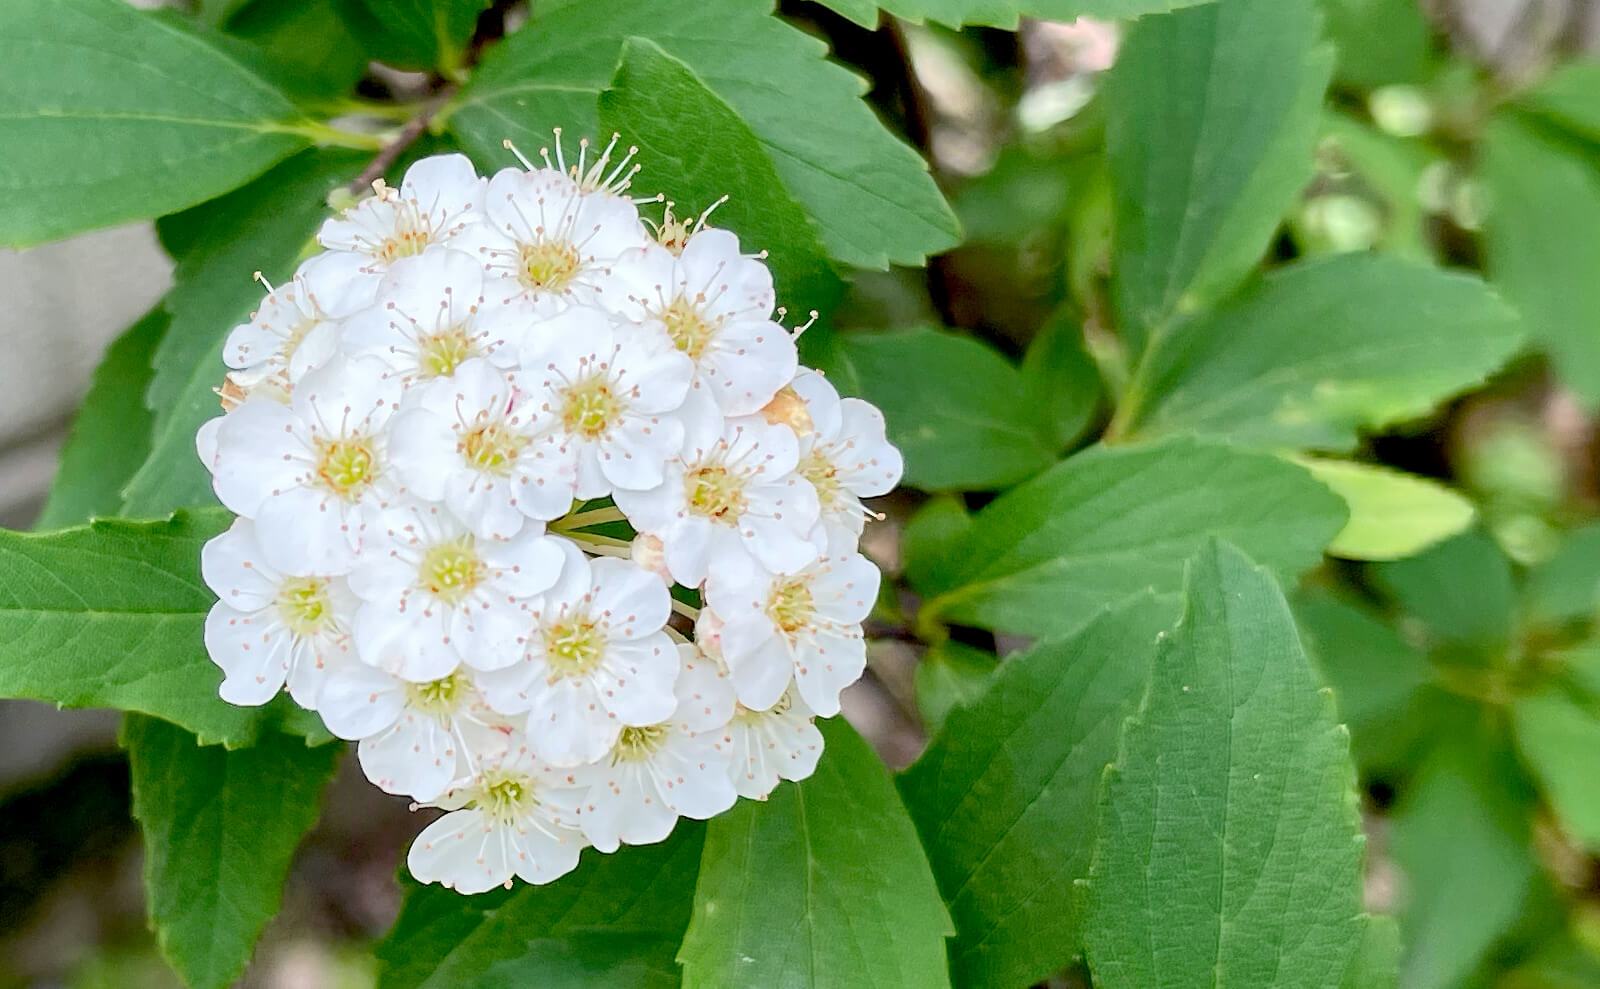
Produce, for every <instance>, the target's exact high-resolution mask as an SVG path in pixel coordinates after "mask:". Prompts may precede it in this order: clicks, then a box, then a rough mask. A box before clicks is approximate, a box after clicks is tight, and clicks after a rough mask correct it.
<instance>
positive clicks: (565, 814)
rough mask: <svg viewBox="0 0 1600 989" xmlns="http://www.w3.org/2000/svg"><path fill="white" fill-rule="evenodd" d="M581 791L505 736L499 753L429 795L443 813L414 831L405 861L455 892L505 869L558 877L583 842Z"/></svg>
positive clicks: (498, 880) (534, 879)
mask: <svg viewBox="0 0 1600 989" xmlns="http://www.w3.org/2000/svg"><path fill="white" fill-rule="evenodd" d="M581 796H582V793H581V790H579V789H578V788H576V787H575V785H574V783H573V781H572V777H571V775H570V774H566V773H562V772H559V771H557V770H553V769H551V768H550V767H548V766H545V765H543V764H542V763H540V762H539V761H538V760H537V759H536V758H535V757H534V755H533V752H532V751H531V750H530V749H529V747H528V746H527V744H526V743H525V742H521V741H519V740H518V739H517V737H516V736H515V735H513V736H511V737H510V738H509V739H508V740H507V743H506V745H505V751H504V752H503V753H499V754H495V755H493V756H492V757H490V758H489V759H487V760H486V762H485V765H484V766H483V767H482V768H481V769H480V770H479V772H478V773H477V774H476V775H474V776H473V777H471V778H470V779H467V780H463V781H461V782H460V783H458V784H457V785H456V786H455V787H452V788H451V789H450V790H448V791H446V792H445V794H444V796H443V797H442V798H440V799H439V800H438V801H436V804H437V805H438V806H441V807H444V808H446V809H448V810H449V811H450V813H448V814H446V815H444V816H443V817H441V818H439V819H438V820H437V821H434V822H433V823H432V824H430V825H428V827H427V828H425V829H424V830H423V832H422V833H421V834H420V835H418V836H417V840H416V841H415V842H413V843H412V845H411V851H410V853H409V854H408V855H407V856H406V866H407V868H409V869H410V870H411V875H412V876H413V877H415V878H416V879H417V880H418V881H419V882H424V883H442V884H443V885H444V886H445V887H447V888H449V889H454V890H455V891H457V892H458V893H482V892H485V891H487V890H490V889H493V888H494V887H496V886H499V885H502V884H507V883H509V882H510V881H511V877H512V876H516V877H517V878H519V879H521V880H523V881H524V882H529V883H536V884H538V883H548V882H551V881H553V880H555V879H559V878H560V877H562V876H564V875H566V874H567V873H568V872H571V871H572V870H573V869H574V868H576V867H577V865H578V853H579V852H581V851H582V850H583V849H584V847H585V846H586V845H587V841H586V840H585V838H584V834H583V832H582V831H580V830H579V829H578V827H577V818H578V811H577V803H578V800H579V799H580V798H581Z"/></svg>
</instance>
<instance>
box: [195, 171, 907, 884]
mask: <svg viewBox="0 0 1600 989" xmlns="http://www.w3.org/2000/svg"><path fill="white" fill-rule="evenodd" d="M613 143H614V142H613ZM629 158H631V155H630V156H629ZM523 165H524V166H527V167H524V168H507V169H505V170H503V171H500V172H498V173H496V174H495V175H494V176H492V177H490V178H488V179H484V178H481V177H480V176H479V175H478V174H477V173H476V172H475V171H474V170H473V168H472V165H471V164H470V163H469V162H468V161H467V160H466V159H465V158H463V157H461V156H460V155H441V156H437V157H433V158H427V159H424V160H422V161H419V162H418V163H416V164H415V165H413V166H412V167H411V168H410V170H409V171H408V172H407V173H406V176H405V180H404V181H403V182H402V183H401V184H400V186H399V188H398V189H393V188H389V187H386V186H383V185H382V184H381V183H379V184H378V185H377V186H376V194H375V195H373V196H371V197H369V198H367V199H365V200H363V201H361V202H359V203H357V204H356V205H355V206H353V207H352V208H350V209H348V210H346V211H345V212H344V213H343V214H342V215H341V216H339V217H336V218H334V219H331V220H329V221H327V222H326V223H325V224H324V226H323V227H322V229H321V231H320V233H319V235H318V239H319V241H320V243H321V245H322V247H323V248H324V250H323V251H322V252H321V253H320V254H318V255H317V256H315V257H313V258H311V259H310V260H308V261H306V262H305V263H304V264H303V265H301V267H300V269H299V270H298V271H297V272H296V273H295V275H294V277H293V279H292V281H290V282H288V283H287V284H283V285H280V286H278V287H276V288H272V289H270V290H269V291H268V293H267V295H266V297H265V299H263V300H262V302H261V305H260V308H259V309H258V311H257V312H256V313H255V315H254V316H253V317H252V318H251V320H250V321H249V322H248V323H245V324H244V325H241V326H239V327H238V328H237V329H235V330H234V331H233V333H232V335H231V336H230V337H229V338H228V341H227V345H226V350H225V354H224V357H225V360H226V362H227V364H228V365H229V367H231V368H232V369H233V370H232V372H231V373H230V374H229V375H228V379H227V384H226V386H225V387H224V388H223V389H222V393H223V395H224V407H225V408H226V409H227V412H226V414H225V415H223V416H221V417H220V418H217V419H214V420H212V421H211V422H208V423H207V424H206V425H205V426H204V427H203V428H202V429H201V432H200V435H199V437H198V446H199V450H200V454H201V457H202V458H203V459H204V460H205V462H206V464H207V465H208V466H209V467H210V469H211V472H212V475H213V480H214V485H215V488H216V492H217V495H218V497H219V498H220V499H221V500H222V502H223V504H224V505H226V506H227V507H228V508H229V509H230V510H231V511H233V512H234V513H235V514H237V515H238V516H239V518H238V521H237V522H236V523H235V524H234V525H233V527H232V528H231V529H229V530H228V531H227V532H226V533H224V534H222V535H220V536H218V537H217V538H216V539H214V540H212V541H211V542H210V543H209V544H207V546H206V548H205V552H204V559H203V569H204V574H205V579H206V581H207V583H208V584H210V586H211V588H212V589H213V590H214V591H215V592H216V593H217V595H218V596H219V598H220V600H219V602H218V603H217V605H216V607H215V608H214V609H213V611H212V612H211V615H210V618H209V620H208V621H207V623H206V646H207V649H208V650H209V652H210V655H211V657H212V659H213V660H214V661H215V662H216V663H217V665H218V666H220V667H221V668H222V670H223V672H224V674H225V679H224V681H223V683H222V687H221V694H222V697H223V698H224V699H226V700H228V701H230V702H232V703H235V704H247V705H250V704H263V703H266V702H267V701H269V700H271V699H272V698H273V697H274V696H276V695H277V694H278V693H279V692H280V691H281V690H283V689H284V688H285V686H287V689H288V692H289V694H290V695H291V697H292V698H293V699H294V701H295V702H296V703H298V704H300V705H301V706H302V707H305V708H307V709H310V710H314V711H317V712H318V713H320V715H321V717H322V719H323V721H324V722H325V723H326V725H327V727H328V729H329V731H331V732H332V733H333V734H335V735H337V736H339V737H341V738H346V739H351V740H356V741H359V743H360V745H359V755H360V761H361V765H362V767H363V769H364V770H365V771H366V774H367V776H368V778H370V779H371V780H372V782H373V783H375V784H376V785H377V786H379V787H381V788H383V789H384V790H386V791H388V792H391V793H397V794H405V795H408V796H410V797H411V798H412V799H413V800H414V801H415V802H416V803H417V804H419V805H424V806H434V807H439V808H443V809H444V810H445V811H446V812H447V813H445V814H444V815H443V816H441V817H439V818H438V819H437V820H436V821H434V822H433V823H432V824H431V825H429V826H428V827H427V828H426V829H425V830H424V831H423V832H422V834H421V835H420V836H419V837H418V838H417V839H416V842H415V844H414V845H413V847H412V849H411V852H410V856H409V864H410V869H411V871H412V873H413V874H414V875H415V876H416V877H417V878H418V879H420V880H423V881H425V882H441V883H444V884H445V885H447V886H451V887H454V888H455V889H458V890H460V891H462V892H466V893H470V892H478V891H483V890H487V889H489V888H492V887H493V886H496V885H499V884H502V883H507V884H508V883H510V881H511V879H512V877H519V878H521V879H523V880H525V881H527V882H532V883H544V882H549V881H551V880H553V879H555V878H557V877H559V876H561V875H562V874H564V873H566V872H567V871H569V870H571V869H572V868H573V867H574V866H575V865H576V864H577V862H578V856H579V852H580V851H581V850H582V849H583V848H585V847H588V846H590V845H592V846H594V847H596V848H598V849H600V850H602V851H607V852H609V851H613V850H615V849H616V848H617V847H618V846H619V844H623V843H628V844H641V843H649V842H656V841H660V840H662V839H663V838H665V837H666V836H667V834H668V833H669V832H670V831H671V830H672V828H673V825H674V823H675V822H676V820H677V819H678V817H680V816H684V817H692V818H707V817H711V816H712V815H715V814H718V813H720V812H722V811H724V810H727V809H728V808H729V807H730V806H731V805H732V804H733V802H734V801H735V799H736V798H737V797H738V796H745V797H753V798H762V797H765V796H766V795H767V794H768V793H769V792H770V791H771V790H772V789H773V788H774V787H775V786H777V785H778V782H779V780H780V779H791V780H793V779H800V778H803V777H805V776H807V775H809V774H810V773H811V772H812V770H813V768H814V767H815V766H816V763H817V759H818V757H819V756H820V755H821V750H822V738H821V735H820V734H819V733H818V731H817V729H816V727H815V725H814V724H813V719H814V718H815V717H816V716H818V715H821V716H831V715H834V714H837V713H838V711H839V693H840V691H841V690H842V689H843V688H844V687H846V686H847V685H849V684H850V683H852V682H853V681H855V680H856V679H857V678H858V677H859V676H860V675H861V673H862V670H863V668H864V663H865V646H864V642H863V640H862V632H861V624H860V623H861V622H862V620H863V619H864V618H865V617H866V616H867V613H868V611H869V610H870V609H871V607H872V605H873V602H874V599H875V597H876V595H877V592H878V583H879V575H878V571H877V570H876V569H875V568H874V567H873V565H872V564H871V563H870V562H868V561H867V560H866V559H865V558H864V557H862V556H861V555H860V554H859V553H858V552H857V543H858V540H859V537H860V534H861V531H862V527H863V524H864V522H865V520H866V519H867V518H868V516H869V514H870V513H868V512H867V511H866V509H864V508H863V506H862V503H861V499H862V498H865V497H870V496H873V495H880V494H883V493H885V492H887V491H888V490H889V489H890V488H892V487H893V486H894V485H895V483H896V482H897V481H898V480H899V478H900V474H901V459H900V455H899V454H898V452H897V451H896V450H895V449H894V448H893V447H892V446H890V445H889V444H888V442H887V441H886V440H885V437H884V425H883V418H882V416H881V415H880V414H879V412H878V411H877V410H876V409H874V408H873V407H872V406H870V405H868V404H867V403H865V402H862V401H858V400H855V399H848V398H847V399H841V398H840V397H839V395H838V393H837V392H836V391H835V390H834V388H833V387H832V386H831V385H830V384H829V383H828V382H827V381H826V380H824V379H823V377H822V376H821V375H819V374H817V373H816V372H814V371H811V370H808V369H806V368H803V367H800V366H798V363H797V359H796V351H795V343H794V339H793V337H792V335H791V334H790V332H789V331H787V330H786V329H784V327H782V326H781V325H779V324H778V323H777V322H775V321H774V314H775V299H774V294H773V286H772V278H771V275H770V273H769V272H768V270H767V267H766V265H765V264H764V263H763V258H764V257H765V256H764V255H751V254H748V253H744V252H743V251H741V249H740V246H739V242H738V239H737V238H736V237H735V236H734V235H733V234H732V233H729V232H727V231H725V230H720V229H714V228H712V227H710V226H709V225H707V223H706V220H705V217H704V216H702V217H701V218H700V220H699V221H698V222H696V223H693V224H685V223H683V222H681V221H679V220H677V219H674V218H673V216H672V214H671V210H670V206H669V207H668V210H667V213H666V216H665V217H664V218H663V220H662V222H661V223H660V224H659V226H658V225H656V224H653V223H650V222H648V221H645V220H641V217H640V213H639V208H638V207H639V202H638V201H636V200H634V199H633V198H632V197H630V196H629V195H628V194H627V189H628V185H629V179H630V177H631V176H632V174H633V171H632V170H630V165H629V160H628V159H627V158H625V159H623V160H622V161H621V162H619V163H615V164H613V162H612V161H611V158H610V155H609V149H608V153H607V154H603V155H601V156H600V157H599V158H598V159H595V160H594V161H590V160H589V158H588V155H587V152H585V153H584V154H583V155H581V156H580V158H579V161H578V162H577V163H576V164H575V165H569V164H568V163H567V162H566V161H565V160H564V159H563V158H562V157H561V153H560V151H559V150H558V151H557V160H556V161H554V162H552V161H550V160H549V158H548V157H545V159H544V162H543V165H542V166H540V167H534V166H533V165H532V164H530V163H529V162H527V161H526V160H524V161H523ZM634 167H636V166H634ZM778 313H779V315H780V316H781V311H778Z"/></svg>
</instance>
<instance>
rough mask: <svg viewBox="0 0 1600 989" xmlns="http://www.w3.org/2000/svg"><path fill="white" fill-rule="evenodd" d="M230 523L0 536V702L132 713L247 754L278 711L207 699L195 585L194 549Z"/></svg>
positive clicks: (211, 675)
mask: <svg viewBox="0 0 1600 989" xmlns="http://www.w3.org/2000/svg"><path fill="white" fill-rule="evenodd" d="M229 521H231V520H230V519H229V517H228V516H226V515H225V514H223V513H222V512H203V513H198V514H196V515H195V516H194V517H193V518H191V517H188V516H184V515H179V516H178V517H176V518H174V519H173V520H172V521H169V522H126V521H121V520H116V519H110V520H105V521H100V522H95V523H94V524H93V525H86V526H80V527H78V528H74V529H63V530H60V531H57V532H42V533H19V532H6V531H4V530H0V697H29V698H33V699H35V700H43V701H52V702H54V703H55V704H58V705H60V706H62V707H114V708H121V709H123V710H127V711H139V712H141V713H144V714H150V715H154V716H156V717H158V718H164V719H166V720H168V721H171V722H173V723H175V724H179V725H182V726H183V727H184V728H186V729H188V730H189V731H191V732H194V733H196V734H198V735H199V736H200V738H201V740H202V741H203V742H207V743H212V742H222V743H225V744H227V745H248V744H251V743H252V742H254V741H255V739H256V737H257V736H258V734H259V733H260V732H261V731H262V730H263V729H264V728H265V727H266V726H269V725H276V724H278V723H279V722H280V720H281V719H282V718H283V717H284V709H282V708H281V707H279V706H276V705H274V706H271V707H267V708H243V707H234V706H233V705H231V704H228V703H226V702H224V701H223V700H222V698H220V697H218V696H217V685H218V684H220V683H221V682H222V671H220V670H218V669H217V668H216V667H215V666H214V665H212V663H211V660H210V659H209V658H208V657H207V655H206V649H205V643H204V641H203V630H204V627H205V618H206V613H207V612H208V611H210V610H211V605H212V604H213V603H214V602H215V601H216V596H215V595H213V594H212V593H211V592H210V591H209V590H207V589H206V587H205V585H204V584H202V583H201V582H200V546H201V544H202V543H204V542H205V541H206V540H207V539H209V538H210V537H212V536H214V535H216V534H217V533H219V532H221V531H222V530H223V529H225V528H227V526H228V523H229ZM307 719H309V720H307ZM314 721H315V718H314V717H313V716H309V715H307V716H304V717H301V718H297V719H296V720H295V722H294V724H295V726H297V729H299V730H304V728H302V727H301V726H304V727H309V726H310V725H311V723H312V722H314ZM302 744H303V743H302Z"/></svg>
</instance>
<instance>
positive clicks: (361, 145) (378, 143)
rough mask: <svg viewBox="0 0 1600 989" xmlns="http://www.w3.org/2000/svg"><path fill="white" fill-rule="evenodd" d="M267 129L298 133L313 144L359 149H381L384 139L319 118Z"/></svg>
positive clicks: (377, 135) (283, 132)
mask: <svg viewBox="0 0 1600 989" xmlns="http://www.w3.org/2000/svg"><path fill="white" fill-rule="evenodd" d="M267 129H269V130H272V131H275V132H277V133H280V134H298V135H300V136H301V137H304V138H307V139H309V140H310V141H311V142H313V143H315V144H322V145H332V146H333V147H338V148H355V149H357V150H360V151H382V150H383V146H384V143H385V142H384V139H383V137H382V136H381V135H379V134H358V133H356V132H355V131H347V130H340V129H339V128H337V127H330V126H329V125H327V124H325V123H323V122H321V121H319V120H308V121H306V122H304V123H299V124H282V125H279V126H274V127H269V128H267Z"/></svg>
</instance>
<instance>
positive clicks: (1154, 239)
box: [1105, 0, 1333, 351]
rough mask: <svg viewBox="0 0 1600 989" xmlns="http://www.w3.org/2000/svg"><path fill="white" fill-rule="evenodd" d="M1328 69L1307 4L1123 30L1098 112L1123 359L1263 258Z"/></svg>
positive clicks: (1305, 172)
mask: <svg viewBox="0 0 1600 989" xmlns="http://www.w3.org/2000/svg"><path fill="white" fill-rule="evenodd" d="M1332 63H1333V58H1332V51H1331V49H1329V48H1327V47H1325V46H1320V45H1319V44H1318V40H1317V10H1316V4H1315V2H1313V0H1228V2H1226V3H1218V4H1210V5H1208V6H1203V7H1194V8H1191V9H1189V10H1182V11H1178V12H1177V13H1174V14H1166V15H1161V16H1157V17H1149V18H1146V19H1144V20H1141V21H1139V22H1138V23H1137V24H1136V25H1134V27H1133V30H1131V31H1130V32H1129V33H1128V37H1127V39H1126V40H1125V41H1124V42H1123V45H1122V50H1121V52H1120V53H1119V54H1118V56H1117V64H1116V67H1115V68H1114V69H1112V70H1111V77H1110V79H1109V80H1108V81H1107V83H1106V90H1105V103H1106V143H1107V148H1108V149H1109V152H1110V156H1111V175H1112V180H1113V183H1114V187H1115V188H1114V195H1115V202H1116V230H1115V241H1116V243H1115V259H1114V266H1113V267H1114V278H1115V286H1114V287H1115V295H1116V299H1117V309H1118V312H1119V313H1120V314H1121V324H1120V326H1119V329H1120V330H1121V331H1122V332H1123V333H1124V335H1125V336H1126V337H1127V339H1128V340H1129V341H1130V343H1131V344H1132V349H1133V350H1134V351H1139V350H1142V349H1143V347H1144V343H1145V341H1146V339H1147V338H1148V337H1150V336H1157V335H1160V333H1161V332H1162V328H1163V327H1164V326H1165V325H1166V323H1167V322H1168V321H1169V320H1170V319H1172V318H1173V317H1174V315H1185V314H1189V313H1193V312H1195V311H1197V310H1199V309H1202V308H1204V307H1205V306H1207V305H1209V304H1210V303H1212V302H1214V301H1215V300H1217V299H1218V298H1220V297H1221V296H1222V295H1224V294H1226V293H1227V292H1228V291H1230V290H1231V289H1232V288H1233V287H1234V286H1235V285H1236V284H1238V282H1239V281H1240V280H1241V279H1242V278H1243V277H1244V275H1245V273H1246V272H1248V271H1249V270H1250V269H1251V268H1252V267H1254V266H1255V265H1256V263H1257V262H1258V261H1260V260H1261V256H1262V254H1264V253H1265V251H1266V248H1267V242H1268V240H1269V239H1270V238H1271V236H1272V233H1273V231H1274V230H1276V229H1277V227H1278V222H1279V220H1280V219H1281V218H1282V216H1283V214H1284V212H1285V211H1286V210H1287V209H1288V207H1289V205H1290V204H1291V203H1293V202H1294V200H1295V199H1296V198H1297V197H1298V196H1299V194H1300V192H1301V190H1302V189H1303V188H1304V187H1305V184H1306V182H1307V181H1308V180H1309V179H1310V177H1311V172H1312V155H1311V152H1312V147H1313V145H1314V143H1315V141H1316V136H1317V125H1318V122H1319V120H1320V114H1321V108H1322V94H1323V90H1324V89H1325V88H1326V87H1327V84H1328V76H1329V73H1330V72H1331V70H1332Z"/></svg>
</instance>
